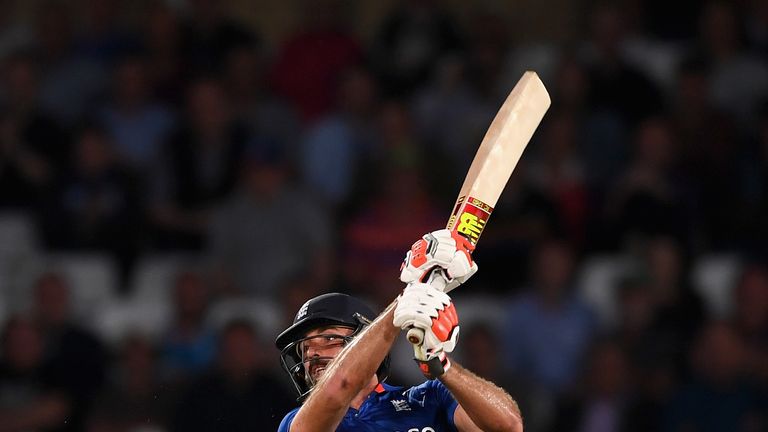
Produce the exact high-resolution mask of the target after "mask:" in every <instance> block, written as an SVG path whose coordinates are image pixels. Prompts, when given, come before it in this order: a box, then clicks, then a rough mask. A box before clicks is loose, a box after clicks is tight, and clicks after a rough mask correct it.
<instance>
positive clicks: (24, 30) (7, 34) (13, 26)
mask: <svg viewBox="0 0 768 432" xmlns="http://www.w3.org/2000/svg"><path fill="white" fill-rule="evenodd" d="M20 3H21V2H19V1H14V0H10V1H4V2H3V3H2V4H0V28H1V29H2V30H0V61H3V60H5V59H6V57H7V56H9V55H10V54H12V53H14V52H17V51H19V50H20V49H24V48H27V47H29V46H30V45H31V44H32V29H31V28H30V25H29V23H28V22H24V20H21V19H19V18H20V13H19V12H20V9H21V8H20V7H19V4H20Z"/></svg>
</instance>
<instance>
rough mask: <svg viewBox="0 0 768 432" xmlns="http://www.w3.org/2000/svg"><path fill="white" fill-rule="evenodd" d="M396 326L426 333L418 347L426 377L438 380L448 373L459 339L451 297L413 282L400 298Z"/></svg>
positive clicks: (418, 357) (457, 321) (418, 355)
mask: <svg viewBox="0 0 768 432" xmlns="http://www.w3.org/2000/svg"><path fill="white" fill-rule="evenodd" d="M394 315H395V317H394V320H393V323H394V325H395V326H397V327H400V328H401V329H404V330H407V329H410V328H412V327H415V328H418V329H421V330H422V331H423V332H424V341H423V343H422V344H421V345H419V346H416V349H417V350H418V351H417V353H416V357H417V358H416V362H417V363H418V364H419V368H420V369H421V371H422V372H423V373H424V375H425V376H426V377H427V378H429V379H434V378H437V377H439V376H440V375H442V374H443V373H445V372H446V371H447V370H448V369H449V368H450V367H451V362H450V360H449V359H448V357H447V356H446V354H447V353H449V352H451V351H453V349H454V348H455V347H456V343H457V342H458V339H459V318H458V315H457V314H456V308H455V307H454V306H453V302H452V301H451V298H450V297H449V296H448V294H446V293H444V292H442V291H441V290H439V289H437V288H435V287H433V286H432V285H429V284H425V283H421V282H412V283H409V284H408V286H406V287H405V290H403V293H402V294H401V295H400V296H399V297H398V299H397V306H396V307H395V312H394Z"/></svg>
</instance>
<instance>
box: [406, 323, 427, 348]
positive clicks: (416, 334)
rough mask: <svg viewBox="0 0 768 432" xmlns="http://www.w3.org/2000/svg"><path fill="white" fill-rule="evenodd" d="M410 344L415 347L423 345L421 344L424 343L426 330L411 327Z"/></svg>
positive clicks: (409, 331) (409, 333) (409, 332)
mask: <svg viewBox="0 0 768 432" xmlns="http://www.w3.org/2000/svg"><path fill="white" fill-rule="evenodd" d="M408 342H410V343H412V344H414V345H421V343H422V342H424V330H422V329H419V328H416V327H411V329H410V330H408Z"/></svg>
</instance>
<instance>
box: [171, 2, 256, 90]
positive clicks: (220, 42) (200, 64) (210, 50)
mask: <svg viewBox="0 0 768 432" xmlns="http://www.w3.org/2000/svg"><path fill="white" fill-rule="evenodd" d="M188 3H189V6H190V9H189V12H190V13H189V18H188V19H187V20H186V21H185V22H184V24H183V26H182V33H181V34H182V38H181V53H182V58H183V62H184V71H186V72H187V73H188V74H191V76H195V75H199V74H216V73H218V72H220V71H221V69H222V67H223V65H224V61H225V59H226V56H227V55H228V54H229V52H230V50H232V49H233V48H234V47H237V46H240V45H242V44H248V43H257V42H258V41H259V37H258V36H257V35H255V34H254V33H253V32H251V31H249V29H247V28H245V27H243V26H242V25H241V24H240V23H238V22H236V21H234V20H232V19H230V18H229V17H227V14H226V11H225V10H224V3H222V2H220V1H217V0H191V1H189V2H188ZM188 78H189V77H188Z"/></svg>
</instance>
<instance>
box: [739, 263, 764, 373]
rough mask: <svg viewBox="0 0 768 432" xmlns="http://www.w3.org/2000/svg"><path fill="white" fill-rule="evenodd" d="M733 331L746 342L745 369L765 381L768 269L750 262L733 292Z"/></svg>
mask: <svg viewBox="0 0 768 432" xmlns="http://www.w3.org/2000/svg"><path fill="white" fill-rule="evenodd" d="M733 297H734V305H735V307H734V312H733V322H734V327H735V330H736V331H737V332H738V333H739V336H741V337H742V338H743V340H744V342H745V348H746V356H747V359H746V361H747V363H748V365H747V368H748V369H749V371H750V373H751V375H753V376H754V377H756V378H758V379H760V380H761V381H762V383H763V384H768V270H766V269H765V267H764V266H759V265H751V266H749V267H747V268H746V269H745V270H744V272H743V273H742V275H741V278H740V280H739V283H738V284H737V285H736V287H735V290H734V292H733Z"/></svg>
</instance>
